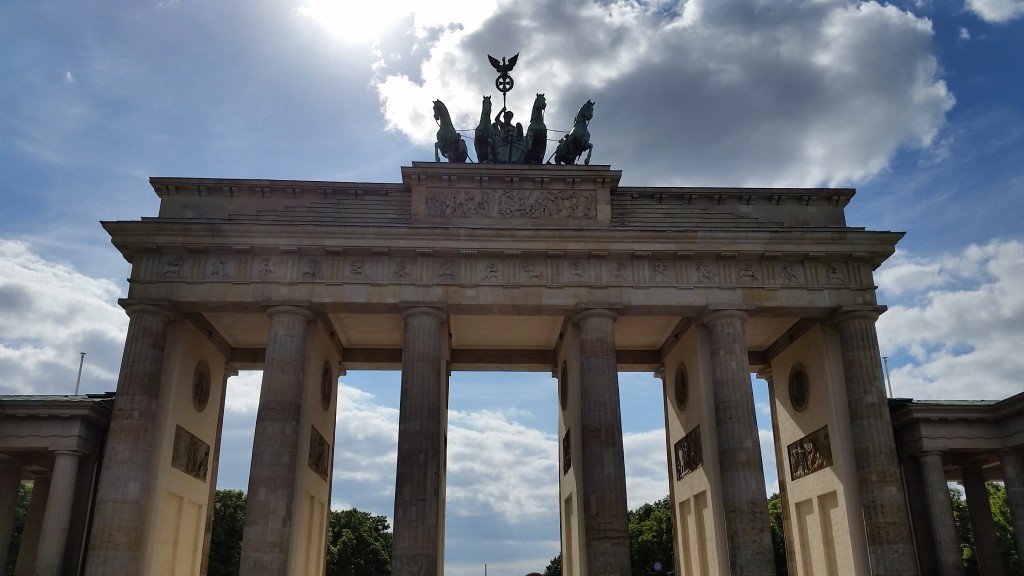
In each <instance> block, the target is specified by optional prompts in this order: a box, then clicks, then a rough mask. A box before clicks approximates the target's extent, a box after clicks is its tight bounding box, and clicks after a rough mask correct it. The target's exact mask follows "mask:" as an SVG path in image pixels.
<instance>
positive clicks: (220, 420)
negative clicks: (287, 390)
mask: <svg viewBox="0 0 1024 576" xmlns="http://www.w3.org/2000/svg"><path fill="white" fill-rule="evenodd" d="M237 375H238V370H235V369H233V368H231V367H229V366H225V367H224V382H223V383H222V384H221V387H220V408H219V409H218V411H217V435H216V437H215V438H214V441H213V454H211V455H210V477H209V479H208V480H207V481H208V482H209V483H210V497H209V499H208V500H207V501H206V534H205V535H204V536H203V558H202V560H201V561H200V563H199V576H206V574H207V572H208V571H209V568H210V542H211V540H212V539H213V509H214V505H215V501H214V499H215V497H216V495H217V471H218V469H219V468H220V441H221V438H222V436H223V432H224V405H225V403H226V401H227V398H228V378H230V377H232V376H237Z"/></svg>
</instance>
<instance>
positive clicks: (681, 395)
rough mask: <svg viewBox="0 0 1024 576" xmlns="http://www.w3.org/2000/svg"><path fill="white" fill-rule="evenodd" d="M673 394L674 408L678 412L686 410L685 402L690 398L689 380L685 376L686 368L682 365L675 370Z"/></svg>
mask: <svg viewBox="0 0 1024 576" xmlns="http://www.w3.org/2000/svg"><path fill="white" fill-rule="evenodd" d="M673 392H674V396H675V400H676V408H678V409H680V410H685V409H686V400H687V399H688V398H689V396H690V378H689V376H687V374H686V366H685V365H683V364H680V365H679V368H678V369H677V370H676V381H675V385H674V386H673Z"/></svg>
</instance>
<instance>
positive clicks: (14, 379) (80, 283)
mask: <svg viewBox="0 0 1024 576" xmlns="http://www.w3.org/2000/svg"><path fill="white" fill-rule="evenodd" d="M119 292H120V288H119V287H118V286H117V285H116V284H115V283H113V282H110V281H109V280H103V279H97V278H90V277H88V276H85V275H83V274H81V273H80V272H78V271H77V270H75V268H74V266H72V265H71V264H68V263H65V262H53V261H48V260H45V259H43V258H42V257H40V256H39V255H37V254H36V253H35V252H33V251H32V249H31V248H30V247H29V246H28V245H27V244H25V243H23V242H18V241H14V240H7V239H2V238H0V373H3V374H4V377H3V379H2V380H0V393H4V394H71V393H73V392H74V390H75V379H76V376H77V372H78V366H79V360H80V356H79V353H80V352H85V353H86V357H85V367H84V370H83V373H82V386H81V392H82V393H91V392H102V391H109V390H114V389H115V387H116V385H117V371H118V369H119V366H120V360H121V352H122V348H123V346H124V337H125V334H126V332H127V327H128V318H127V316H126V315H125V313H124V311H122V310H121V309H120V308H118V307H117V306H116V305H115V302H116V301H117V297H118V295H119Z"/></svg>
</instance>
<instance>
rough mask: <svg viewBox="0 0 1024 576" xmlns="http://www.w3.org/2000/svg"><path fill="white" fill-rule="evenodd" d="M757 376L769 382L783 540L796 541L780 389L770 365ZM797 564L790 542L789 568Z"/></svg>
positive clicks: (769, 400)
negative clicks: (791, 511) (784, 444)
mask: <svg viewBox="0 0 1024 576" xmlns="http://www.w3.org/2000/svg"><path fill="white" fill-rule="evenodd" d="M757 376H758V377H759V378H761V379H763V380H764V381H765V382H768V405H769V406H770V408H771V415H772V438H774V439H775V442H773V444H775V473H776V478H778V481H779V498H780V499H781V500H782V533H783V540H784V541H785V542H786V543H789V542H795V540H794V538H793V519H792V517H791V514H790V510H789V477H788V476H787V475H786V464H785V462H786V461H785V460H784V458H786V457H787V454H786V452H785V447H784V446H783V445H782V444H781V443H780V442H779V438H781V435H780V434H779V408H778V403H777V402H776V401H775V399H776V396H775V394H776V391H777V390H778V389H777V388H776V387H775V374H774V373H773V372H772V369H771V367H768V368H766V369H765V370H764V371H763V372H760V373H758V375H757ZM751 392H753V391H751ZM755 418H756V415H755ZM762 464H763V463H762ZM770 529H771V527H770V525H769V530H770ZM769 534H770V532H769ZM774 546H775V543H774V542H772V547H773V549H774ZM796 565H797V564H796V546H793V545H792V544H790V545H788V546H786V566H787V569H788V567H789V566H796ZM794 572H795V571H794Z"/></svg>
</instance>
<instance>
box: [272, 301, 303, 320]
mask: <svg viewBox="0 0 1024 576" xmlns="http://www.w3.org/2000/svg"><path fill="white" fill-rule="evenodd" d="M265 313H266V315H267V316H269V317H271V318H273V317H274V316H277V315H278V314H294V315H296V316H302V317H303V318H305V319H306V320H312V319H313V318H314V316H313V313H312V312H310V311H309V310H307V309H306V308H303V307H301V306H293V305H290V304H284V305H280V306H271V307H269V308H267V309H266V311H265Z"/></svg>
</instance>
